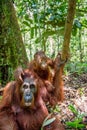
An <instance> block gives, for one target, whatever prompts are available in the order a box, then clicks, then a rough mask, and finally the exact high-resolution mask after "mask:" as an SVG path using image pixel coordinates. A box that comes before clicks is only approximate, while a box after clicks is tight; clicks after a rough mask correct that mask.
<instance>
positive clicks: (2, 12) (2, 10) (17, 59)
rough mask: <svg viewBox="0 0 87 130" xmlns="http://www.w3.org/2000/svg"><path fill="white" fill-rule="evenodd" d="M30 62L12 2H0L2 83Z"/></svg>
mask: <svg viewBox="0 0 87 130" xmlns="http://www.w3.org/2000/svg"><path fill="white" fill-rule="evenodd" d="M27 62H28V58H27V54H26V50H25V46H24V44H23V40H22V36H21V33H20V28H19V25H18V21H17V17H16V12H15V9H14V6H13V3H12V1H11V0H1V1H0V81H2V80H3V81H7V79H9V74H8V73H10V75H11V72H9V70H10V71H12V70H13V69H15V68H16V67H17V66H18V65H25V64H26V63H27Z"/></svg>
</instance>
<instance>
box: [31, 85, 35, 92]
mask: <svg viewBox="0 0 87 130" xmlns="http://www.w3.org/2000/svg"><path fill="white" fill-rule="evenodd" d="M30 89H31V91H32V92H33V93H35V92H36V86H35V84H30Z"/></svg>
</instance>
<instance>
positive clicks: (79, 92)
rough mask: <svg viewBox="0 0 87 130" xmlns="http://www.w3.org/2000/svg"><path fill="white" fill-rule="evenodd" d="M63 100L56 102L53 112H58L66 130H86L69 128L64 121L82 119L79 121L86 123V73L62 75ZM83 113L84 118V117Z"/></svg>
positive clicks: (85, 129)
mask: <svg viewBox="0 0 87 130" xmlns="http://www.w3.org/2000/svg"><path fill="white" fill-rule="evenodd" d="M63 79H64V93H65V100H64V101H63V103H58V105H57V106H56V108H55V109H54V112H57V113H58V116H59V118H60V119H61V121H62V122H63V124H64V125H65V127H66V130H87V126H86V125H85V128H84V129H79V128H69V127H67V126H66V122H69V121H70V122H72V121H75V120H76V119H77V120H80V118H81V117H83V118H81V119H83V120H82V121H81V123H82V124H83V123H84V124H87V74H82V75H77V74H76V73H74V74H71V75H69V76H64V77H63ZM84 115H85V119H84Z"/></svg>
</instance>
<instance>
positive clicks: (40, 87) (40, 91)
mask: <svg viewBox="0 0 87 130" xmlns="http://www.w3.org/2000/svg"><path fill="white" fill-rule="evenodd" d="M46 96H47V90H46V87H45V86H44V82H43V81H42V80H41V79H40V78H39V77H38V76H37V75H36V74H35V73H34V72H32V71H29V70H27V69H26V70H23V74H21V77H20V80H16V81H13V82H9V83H8V84H7V85H6V87H5V89H4V92H3V98H2V101H1V103H0V130H40V129H41V126H42V124H43V121H44V119H45V118H46V117H47V116H48V114H49V113H48V110H47V108H46V105H45V103H44V101H43V97H46ZM55 123H56V122H55ZM49 130H51V129H49ZM53 130H56V129H55V128H54V129H53ZM61 130H64V128H63V126H62V129H61Z"/></svg>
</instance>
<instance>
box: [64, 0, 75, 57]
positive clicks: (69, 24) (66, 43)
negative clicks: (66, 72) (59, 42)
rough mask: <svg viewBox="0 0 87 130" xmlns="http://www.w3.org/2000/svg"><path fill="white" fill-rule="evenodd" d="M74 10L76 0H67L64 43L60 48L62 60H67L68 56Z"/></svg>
mask: <svg viewBox="0 0 87 130" xmlns="http://www.w3.org/2000/svg"><path fill="white" fill-rule="evenodd" d="M75 8H76V0H69V4H68V14H67V19H66V22H65V31H64V42H63V48H62V60H66V59H68V58H69V55H70V49H69V44H70V38H71V32H72V25H73V19H74V15H75Z"/></svg>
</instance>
